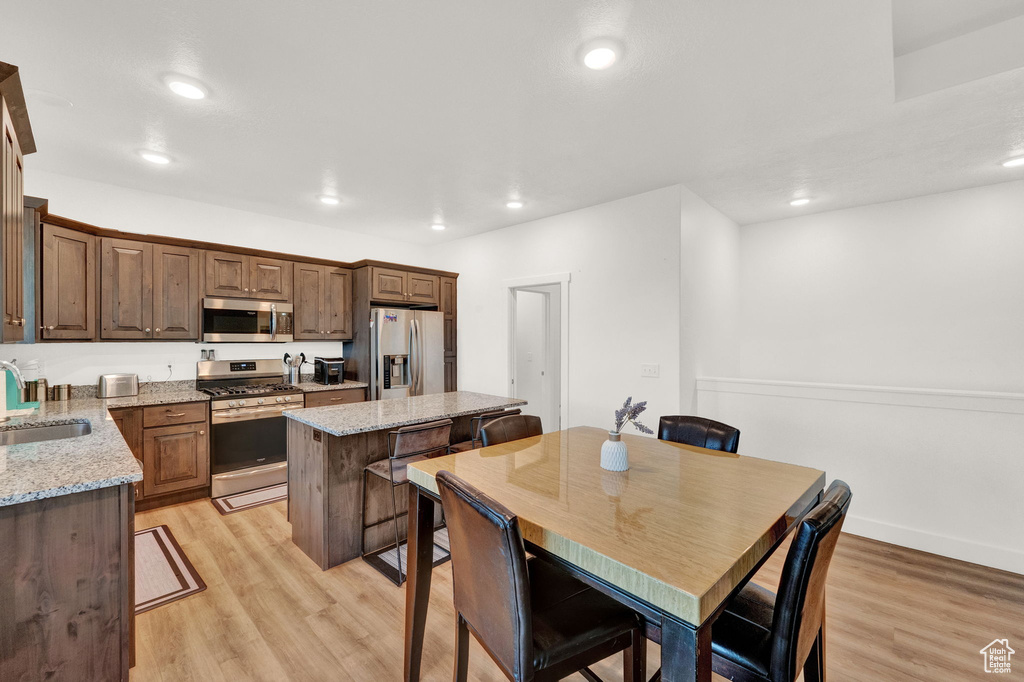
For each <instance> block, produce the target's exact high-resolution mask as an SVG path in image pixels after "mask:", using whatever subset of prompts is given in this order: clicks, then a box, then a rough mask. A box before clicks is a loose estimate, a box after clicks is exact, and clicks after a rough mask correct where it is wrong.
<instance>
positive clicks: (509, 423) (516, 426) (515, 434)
mask: <svg viewBox="0 0 1024 682" xmlns="http://www.w3.org/2000/svg"><path fill="white" fill-rule="evenodd" d="M543 433H544V427H543V426H542V425H541V421H540V417H535V416H533V415H529V414H517V415H514V416H511V417H502V418H501V419H495V420H494V421H492V422H489V423H487V424H484V425H483V427H482V428H481V429H480V440H481V442H482V443H483V445H484V447H487V446H488V445H497V444H498V443H508V442H509V441H513V440H519V439H520V438H529V437H530V436H539V435H541V434H543Z"/></svg>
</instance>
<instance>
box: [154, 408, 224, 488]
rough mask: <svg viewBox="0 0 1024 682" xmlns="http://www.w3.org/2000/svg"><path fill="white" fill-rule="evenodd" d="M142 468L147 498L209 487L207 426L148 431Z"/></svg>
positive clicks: (203, 424)
mask: <svg viewBox="0 0 1024 682" xmlns="http://www.w3.org/2000/svg"><path fill="white" fill-rule="evenodd" d="M142 469H143V471H142V481H143V490H144V491H145V494H146V496H147V497H148V496H151V495H162V494H164V493H171V492H175V491H178V490H187V489H189V488H196V487H199V486H206V485H209V484H210V454H209V446H208V439H207V437H206V424H205V423H198V424H181V425H178V426H160V427H156V428H147V429H145V431H144V440H143V467H142Z"/></svg>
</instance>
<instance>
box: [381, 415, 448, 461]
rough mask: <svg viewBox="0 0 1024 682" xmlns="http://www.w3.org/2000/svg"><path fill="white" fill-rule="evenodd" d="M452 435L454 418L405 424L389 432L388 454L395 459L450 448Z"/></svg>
mask: <svg viewBox="0 0 1024 682" xmlns="http://www.w3.org/2000/svg"><path fill="white" fill-rule="evenodd" d="M451 437H452V420H451V419H441V420H438V421H436V422H428V423H426V424H416V425H414V426H403V427H402V428H400V429H398V430H397V431H391V432H389V433H388V456H389V457H392V458H394V459H399V458H402V457H413V456H415V455H429V454H431V453H433V452H440V451H442V450H444V451H446V452H447V450H448V444H449V442H450V441H451Z"/></svg>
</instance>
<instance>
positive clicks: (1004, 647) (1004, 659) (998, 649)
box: [981, 639, 1017, 673]
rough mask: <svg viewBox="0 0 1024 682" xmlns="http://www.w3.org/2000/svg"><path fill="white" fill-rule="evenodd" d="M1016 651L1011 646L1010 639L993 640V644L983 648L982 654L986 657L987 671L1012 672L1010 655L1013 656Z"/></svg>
mask: <svg viewBox="0 0 1024 682" xmlns="http://www.w3.org/2000/svg"><path fill="white" fill-rule="evenodd" d="M1015 653H1017V652H1016V651H1014V650H1013V649H1011V648H1010V642H1009V641H1008V640H1005V639H994V640H992V643H991V644H989V645H988V646H987V647H985V648H984V649H982V650H981V655H982V656H984V657H985V672H987V673H1008V672H1010V656H1013V655H1014V654H1015Z"/></svg>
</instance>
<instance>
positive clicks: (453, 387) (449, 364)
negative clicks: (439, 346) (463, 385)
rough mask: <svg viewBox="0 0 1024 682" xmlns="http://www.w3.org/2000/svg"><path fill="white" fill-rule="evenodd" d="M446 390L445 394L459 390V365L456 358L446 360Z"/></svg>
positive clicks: (446, 357)
mask: <svg viewBox="0 0 1024 682" xmlns="http://www.w3.org/2000/svg"><path fill="white" fill-rule="evenodd" d="M444 390H445V393H450V392H451V391H457V390H459V363H458V359H457V358H455V357H448V356H445V358H444Z"/></svg>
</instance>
